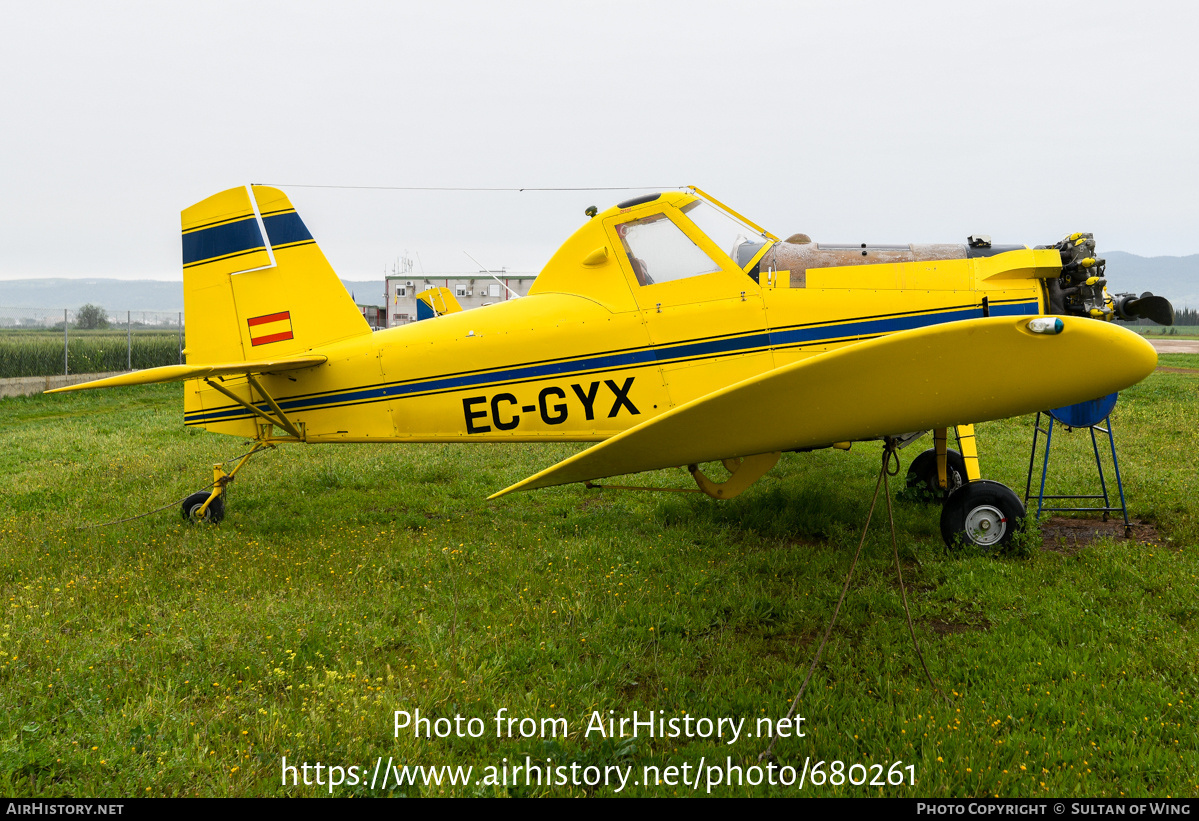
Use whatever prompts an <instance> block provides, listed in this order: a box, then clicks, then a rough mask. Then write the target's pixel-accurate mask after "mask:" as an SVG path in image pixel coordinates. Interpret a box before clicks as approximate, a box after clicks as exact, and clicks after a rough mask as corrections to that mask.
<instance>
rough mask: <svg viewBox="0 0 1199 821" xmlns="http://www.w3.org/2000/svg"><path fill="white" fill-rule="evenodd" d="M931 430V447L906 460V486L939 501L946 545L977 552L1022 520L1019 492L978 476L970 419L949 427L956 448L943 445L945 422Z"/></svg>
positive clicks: (996, 544) (991, 547) (1005, 538)
mask: <svg viewBox="0 0 1199 821" xmlns="http://www.w3.org/2000/svg"><path fill="white" fill-rule="evenodd" d="M933 433H934V439H935V442H936V447H933V448H929V449H928V450H926V451H924V452H923V453H921V454H920V455H919V456H917V457H916V458H915V459H913V460H912V463H911V464H910V465H909V466H908V473H907V486H908V488H910V489H913V490H919V491H920V492H922V493H923V494H924V496H925V499H927V500H930V501H931V500H932V499H937V500H939V501H941V503H942V508H941V538H943V539H944V540H945V544H947V545H949V547H951V548H958V547H964V548H968V549H970V550H974V551H978V552H983V553H993V552H995V551H996V550H1000V549H1002V548H1003V547H1004V546H1006V545H1007V544H1009V543H1010V542H1011V541H1012V539H1014V538H1015V537H1016V534H1017V533H1019V532H1020V530H1021V528H1022V527H1023V526H1024V515H1025V512H1024V505H1023V503H1021V501H1020V497H1019V496H1017V495H1016V494H1015V493H1014V492H1012V490H1011V489H1010V488H1008V487H1007V486H1006V485H1003V484H1001V483H999V482H993V481H990V480H988V479H982V478H980V475H979V470H978V451H977V449H976V448H975V444H974V426H973V425H961V426H959V427H957V428H956V429H955V433H956V434H957V440H958V447H959V448H960V451H961V452H960V453H959V452H958V451H954V450H949V449H948V448H947V447H946V446H945V445H946V438H947V431H946V429H945V428H941V429H938V430H936V431H934V432H933Z"/></svg>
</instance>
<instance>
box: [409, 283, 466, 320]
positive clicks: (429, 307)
mask: <svg viewBox="0 0 1199 821" xmlns="http://www.w3.org/2000/svg"><path fill="white" fill-rule="evenodd" d="M461 310H462V306H461V305H459V304H458V300H457V299H456V298H455V297H454V294H453V292H452V291H450V289H449V288H443V287H436V288H426V289H425V290H423V291H421V292H420V293H419V294H417V295H416V318H417V319H418V320H420V319H432V318H433V317H435V316H445V315H446V314H456V313H458V312H459V311H461Z"/></svg>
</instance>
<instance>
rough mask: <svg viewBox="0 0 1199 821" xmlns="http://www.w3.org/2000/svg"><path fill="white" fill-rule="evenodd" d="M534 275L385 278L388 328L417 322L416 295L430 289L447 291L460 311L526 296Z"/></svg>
mask: <svg viewBox="0 0 1199 821" xmlns="http://www.w3.org/2000/svg"><path fill="white" fill-rule="evenodd" d="M536 278H537V274H535V273H531V272H512V271H507V270H505V269H500V270H499V271H477V272H473V273H464V274H461V273H460V274H417V273H416V272H415V271H406V272H403V273H399V274H394V275H389V276H387V278H386V284H385V288H386V297H387V306H386V309H387V314H386V320H387V327H388V328H394V327H395V326H397V325H407V324H408V323H409V322H415V321H416V295H417V294H419V293H421V292H422V291H425V290H427V289H429V288H448V289H449V290H450V293H452V294H453V295H454V298H455V299H457V300H458V304H459V305H461V306H462V310H464V311H469V310H470V309H471V308H479V307H482V306H483V305H490V304H492V303H493V302H506V301H507V300H509V299H514V298H516V297H522V296H525V295H526V294H528V293H529V288H530V286H532V284H533V280H535V279H536Z"/></svg>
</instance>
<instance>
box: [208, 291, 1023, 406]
mask: <svg viewBox="0 0 1199 821" xmlns="http://www.w3.org/2000/svg"><path fill="white" fill-rule="evenodd" d="M1039 310H1040V306H1039V304H1038V303H1037V302H1035V301H1028V302H1018V303H1015V304H999V305H992V306H991V316H1019V315H1029V316H1035V315H1037V314H1038V313H1039ZM981 316H982V308H981V307H969V308H961V309H955V310H951V311H942V312H939V313H931V314H915V315H910V314H909V315H905V316H892V317H882V318H879V319H864V320H858V321H853V322H847V323H844V324H841V325H819V326H814V327H813V326H809V327H803V328H786V329H780V330H775V331H770V332H769V333H760V334H750V335H747V336H734V337H725V338H722V339H712V340H704V341H701V342H686V343H682V344H678V345H670V346H666V347H662V348H640V349H637V350H633V351H624V352H620V353H613V354H603V355H600V356H594V357H588V358H585V359H572V360H567V361H559V362H548V363H544V364H538V365H523V366H516V367H512V368H506V369H504V370H499V371H486V372H471V373H465V374H459V375H456V376H451V377H441V378H433V379H427V380H421V381H418V380H413V381H410V382H401V383H392V384H388V385H376V386H372V387H370V388H363V389H356V390H349V391H342V392H338V393H330V394H325V395H319V396H305V397H297V398H295V399H284V400H281V401H279V406H280V407H281V408H282V409H283V410H285V411H292V410H294V411H304V410H316V409H319V408H323V407H327V406H330V405H344V404H356V403H362V402H378V401H382V400H386V399H392V398H399V397H404V396H410V395H413V394H427V393H442V392H445V391H452V390H457V389H462V388H470V387H475V386H480V385H490V384H495V383H500V384H511V383H515V382H529V381H534V380H537V379H544V378H547V377H552V376H564V375H575V374H581V373H587V372H590V371H602V370H617V369H621V368H629V367H638V366H643V365H649V364H654V363H657V362H661V363H667V362H672V361H681V360H688V359H699V358H707V357H715V356H722V355H728V354H736V353H751V352H753V351H754V350H762V349H766V348H767V347H768V346H769V347H775V348H783V347H794V346H797V345H805V344H817V343H831V342H838V341H847V340H852V339H859V338H864V337H876V336H882V335H885V334H890V333H896V332H898V331H908V330H913V329H915V328H923V327H927V326H929V325H940V324H942V323H945V322H956V321H959V320H963V319H978V318H980V317H981ZM261 407H262V409H263V410H269V407H268V406H267V405H265V404H263V405H262V406H261ZM248 415H249V414H248V413H247V411H246V410H245V409H244V408H240V407H233V408H227V409H224V410H214V411H210V412H207V413H205V412H198V413H192V414H188V415H187V416H186V421H187V423H188V424H199V423H203V422H217V421H222V420H228V419H233V418H238V417H242V416H248Z"/></svg>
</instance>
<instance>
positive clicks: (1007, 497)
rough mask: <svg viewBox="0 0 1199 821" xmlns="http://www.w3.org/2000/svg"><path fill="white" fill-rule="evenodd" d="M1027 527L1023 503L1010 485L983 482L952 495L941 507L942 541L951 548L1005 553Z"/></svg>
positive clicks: (985, 480) (966, 486) (964, 486)
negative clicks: (1005, 549)
mask: <svg viewBox="0 0 1199 821" xmlns="http://www.w3.org/2000/svg"><path fill="white" fill-rule="evenodd" d="M1023 527H1024V504H1023V503H1022V502H1021V501H1020V497H1019V496H1017V495H1016V494H1015V493H1013V492H1012V489H1011V488H1009V487H1008V486H1007V485H1004V484H1001V483H999V482H992V481H990V480H987V479H980V480H978V481H977V482H967V483H966V484H965V485H963V486H962V487H960V488H958V490H957V491H956V492H954V493H951V494H950V495H949V498H948V499H946V500H945V506H944V507H943V508H941V538H943V539H944V540H945V544H947V545H949V546H950V547H951V548H952V547H958V546H961V547H965V548H968V549H970V550H975V551H981V552H983V553H994V552H995V551H997V550H1002V549H1003V548H1004V547H1006V546H1007V545H1008V544H1010V543H1011V541H1012V539H1013V538H1015V536H1016V534H1017V533H1019V532H1020V530H1021V529H1022V528H1023Z"/></svg>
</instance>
